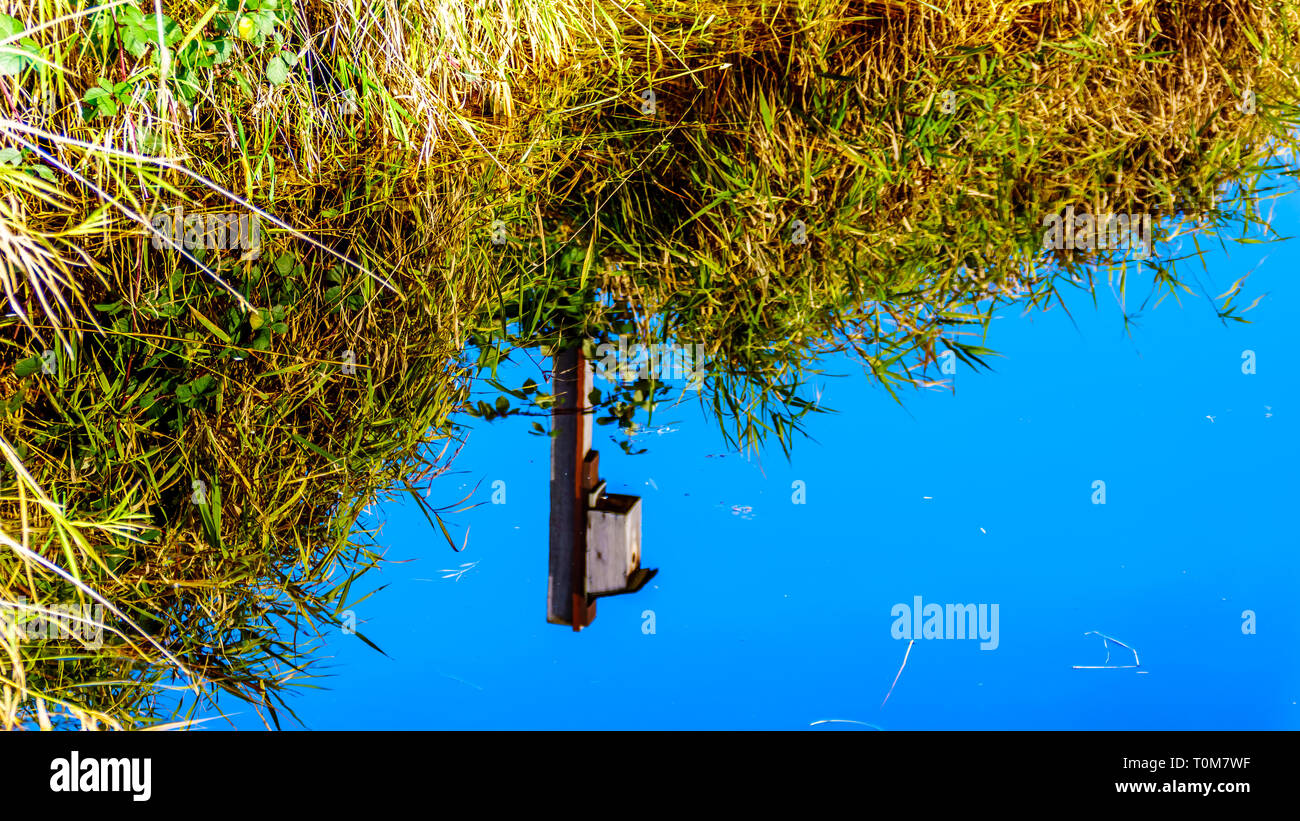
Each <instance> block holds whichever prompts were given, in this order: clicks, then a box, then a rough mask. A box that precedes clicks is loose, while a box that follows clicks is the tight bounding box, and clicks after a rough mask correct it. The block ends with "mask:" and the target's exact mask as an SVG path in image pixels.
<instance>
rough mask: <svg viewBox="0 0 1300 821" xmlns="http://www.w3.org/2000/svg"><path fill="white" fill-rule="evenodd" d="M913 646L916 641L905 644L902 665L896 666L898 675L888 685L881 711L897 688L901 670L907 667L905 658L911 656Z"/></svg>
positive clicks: (901, 674) (901, 673)
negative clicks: (905, 648)
mask: <svg viewBox="0 0 1300 821" xmlns="http://www.w3.org/2000/svg"><path fill="white" fill-rule="evenodd" d="M913 644H916V639H912V640H911V641H909V642H908V643H907V652H906V653H904V654H903V663H902V664H900V665H898V675H896V676H894V683H893V684H891V685H889V692H888V693H885V700H884V701H882V702H880V709H882V710H883V709H885V701H889V697H890V696H892V695H893V694H894V688H895V687H897V686H898V680H899V679H900V678H902V676H903V668H904V667H906V666H907V657H908V656H910V655H912V645H913Z"/></svg>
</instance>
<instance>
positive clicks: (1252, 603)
mask: <svg viewBox="0 0 1300 821" xmlns="http://www.w3.org/2000/svg"><path fill="white" fill-rule="evenodd" d="M1275 225H1276V226H1277V227H1278V229H1279V230H1280V231H1282V232H1283V233H1286V232H1287V231H1293V230H1294V229H1295V226H1297V225H1300V210H1298V204H1297V202H1296V201H1295V200H1294V199H1293V200H1291V201H1283V202H1282V203H1281V204H1280V205H1279V207H1278V210H1277V217H1276V221H1275ZM1261 260H1263V261H1262V262H1261ZM1298 262H1300V242H1297V241H1294V240H1293V241H1287V242H1284V243H1275V244H1271V245H1247V246H1236V245H1229V248H1228V253H1227V254H1225V253H1223V252H1221V251H1216V253H1214V254H1213V255H1210V256H1208V257H1207V264H1208V272H1206V273H1203V274H1200V275H1199V279H1200V281H1201V282H1202V283H1203V284H1204V287H1205V290H1206V291H1207V292H1209V293H1210V294H1211V295H1218V294H1219V293H1222V292H1224V291H1226V290H1227V289H1228V287H1229V286H1231V284H1232V283H1233V282H1234V281H1235V280H1236V279H1237V278H1238V277H1240V276H1241V275H1242V274H1245V273H1247V272H1248V271H1251V270H1253V269H1257V270H1256V272H1255V273H1254V274H1253V275H1252V276H1251V277H1250V279H1249V280H1248V281H1247V283H1246V285H1245V286H1244V287H1243V295H1242V297H1239V298H1238V303H1239V304H1243V305H1247V304H1249V303H1250V301H1252V300H1253V299H1254V298H1255V297H1256V296H1258V295H1260V294H1262V293H1264V292H1267V294H1268V295H1267V296H1266V297H1264V299H1263V300H1261V302H1260V303H1259V306H1258V307H1257V308H1255V309H1254V310H1253V311H1251V312H1250V313H1248V314H1246V315H1245V316H1246V318H1248V319H1251V320H1252V324H1250V325H1243V324H1239V323H1235V322H1229V323H1227V325H1226V326H1225V324H1224V323H1222V322H1220V321H1219V320H1218V318H1217V317H1216V315H1215V312H1214V310H1213V307H1212V305H1211V304H1209V303H1208V302H1207V301H1206V300H1205V299H1204V298H1203V297H1191V296H1188V295H1184V296H1183V298H1182V304H1181V306H1180V305H1179V304H1178V303H1176V302H1175V301H1174V300H1173V299H1172V298H1171V299H1166V300H1165V301H1164V302H1163V303H1162V304H1161V305H1160V306H1159V307H1158V308H1157V309H1154V310H1152V309H1148V310H1146V311H1144V312H1142V313H1141V314H1140V315H1139V316H1138V317H1137V320H1136V324H1135V325H1134V326H1132V327H1131V337H1130V336H1128V335H1126V333H1125V330H1124V324H1123V321H1122V314H1121V312H1120V310H1119V308H1118V307H1117V305H1116V302H1115V297H1114V296H1112V295H1111V294H1110V293H1109V292H1107V291H1106V289H1104V288H1103V289H1101V291H1100V293H1099V296H1098V303H1099V307H1098V308H1097V309H1094V308H1093V306H1092V303H1091V300H1090V299H1088V298H1087V297H1086V296H1084V295H1082V294H1079V295H1076V297H1075V298H1074V299H1073V301H1072V302H1070V303H1069V308H1070V310H1071V311H1072V313H1073V319H1071V317H1069V316H1067V315H1066V314H1065V313H1064V312H1063V311H1062V310H1060V309H1059V307H1058V308H1055V309H1053V310H1052V311H1050V312H1048V313H1045V314H1044V313H1038V314H1032V315H1028V316H1021V315H1020V314H1019V309H1017V308H1014V307H1004V308H1003V309H1002V310H1001V311H1000V312H999V314H998V317H999V318H998V319H996V320H995V321H994V322H993V325H992V329H991V331H990V334H989V337H988V341H987V343H985V344H987V346H988V347H991V348H994V349H996V350H998V351H999V352H1000V353H1002V354H1003V358H994V359H991V360H990V362H991V364H992V365H993V366H994V368H995V369H996V373H978V374H977V373H974V372H972V371H970V370H968V369H966V368H965V366H959V370H958V373H957V375H956V377H955V385H956V392H955V394H954V393H952V392H948V391H939V390H930V391H920V392H909V393H904V394H903V397H904V400H905V404H904V406H901V407H900V406H899V405H897V404H895V403H894V402H893V401H892V400H891V399H890V398H889V397H888V395H887V394H886V393H885V391H884V390H882V389H880V388H878V387H876V386H873V385H872V384H870V383H869V381H868V380H867V378H866V377H865V376H864V375H863V374H862V371H861V368H860V366H857V365H855V364H854V363H853V362H852V361H850V360H848V359H843V358H841V359H832V360H828V361H826V362H824V363H823V367H824V369H825V370H827V371H828V372H830V373H835V374H842V375H843V376H841V377H836V378H831V377H828V378H824V379H821V380H820V385H821V395H822V401H823V403H824V404H825V405H828V406H830V407H833V408H835V409H836V410H837V411H838V413H837V414H834V415H823V416H819V417H816V418H813V419H812V420H811V421H810V424H809V429H810V431H811V432H812V434H813V436H814V437H815V440H814V441H796V444H795V448H794V453H793V460H792V461H791V462H787V461H786V460H785V459H784V457H783V456H782V454H781V452H780V449H779V447H777V446H776V445H775V443H773V444H772V447H771V449H770V450H768V451H767V452H765V453H764V454H763V455H762V457H761V458H757V457H754V458H746V457H745V456H743V455H740V454H736V453H728V452H726V451H725V450H724V449H723V446H722V444H721V437H720V435H719V434H718V432H717V430H716V426H715V425H714V423H713V422H712V421H711V420H709V419H708V418H707V417H706V416H705V415H704V412H703V410H702V409H701V406H700V404H699V403H698V401H697V400H695V398H694V394H688V395H687V397H686V398H685V399H684V400H683V401H682V403H681V404H680V405H679V406H677V407H673V408H667V409H664V410H662V411H660V412H659V413H657V414H656V416H655V418H654V420H653V421H652V422H651V424H650V425H649V426H648V427H647V429H646V430H645V432H644V433H643V434H642V435H641V436H639V437H638V441H639V442H640V443H641V446H643V447H648V448H649V452H648V453H646V454H643V455H639V456H627V455H625V454H623V453H622V452H620V451H619V449H618V447H617V445H616V444H615V443H614V442H613V441H611V440H610V438H609V436H608V434H609V429H607V428H606V429H601V428H598V429H597V430H596V433H595V438H594V441H593V446H594V447H595V448H596V449H597V450H599V451H600V456H601V474H602V477H603V478H605V479H607V481H608V483H609V484H608V490H609V491H610V492H613V493H627V494H636V495H640V496H641V497H642V499H643V509H644V524H643V560H642V563H643V565H644V566H647V567H657V568H659V569H660V572H659V575H658V576H657V577H656V578H655V579H654V580H653V582H652V583H651V584H650V585H649V586H647V587H646V588H645V589H644V590H642V591H640V592H639V593H636V594H634V595H628V596H618V597H613V598H607V599H602V600H600V602H599V606H598V615H597V618H596V620H595V622H594V623H593V625H592V626H591V627H589V628H588V629H586V630H584V631H583V632H582V633H581V634H575V633H573V632H572V631H571V630H569V629H568V628H565V627H560V626H554V625H548V624H547V623H546V620H545V611H546V571H547V516H548V496H547V493H548V484H547V481H548V442H547V440H546V439H544V438H541V437H537V436H530V435H529V434H528V432H527V431H528V428H529V425H530V422H531V421H532V420H530V419H519V418H512V419H507V420H505V421H503V422H497V423H493V424H487V423H483V422H480V421H477V420H466V422H467V423H468V424H471V425H473V430H472V433H471V435H470V439H469V444H468V446H467V447H466V448H465V449H464V450H463V451H462V453H461V454H460V457H459V459H458V461H457V462H456V464H455V468H454V472H452V473H451V474H448V475H445V476H444V477H443V478H442V479H440V480H439V481H438V482H437V483H436V484H435V486H434V490H433V495H431V497H430V501H431V502H433V503H434V504H435V505H443V504H448V503H450V502H453V501H455V500H456V499H458V498H460V497H461V496H462V495H464V493H466V492H467V491H469V490H470V489H471V488H473V487H474V486H475V485H476V484H477V485H478V491H477V493H476V495H475V497H474V499H475V500H477V501H481V502H483V503H484V504H482V505H481V506H480V507H478V508H476V509H474V510H472V511H469V512H467V513H463V514H460V515H458V516H456V517H454V520H455V522H456V524H457V525H458V528H457V529H455V530H453V532H452V536H453V538H454V539H456V541H457V542H458V543H459V542H460V540H461V539H462V538H463V537H464V533H465V531H464V528H465V527H469V528H471V529H470V532H469V538H468V547H467V548H466V550H465V551H464V552H463V553H460V554H456V553H453V552H451V550H450V549H449V548H448V547H447V544H446V541H445V540H444V539H443V538H442V536H441V534H438V533H435V532H432V531H431V530H430V528H429V526H428V523H427V522H426V521H425V519H424V517H423V516H422V515H421V514H420V513H419V511H418V510H417V509H416V508H415V507H414V506H412V505H405V506H403V505H391V506H388V507H386V508H384V509H382V510H380V511H377V517H378V519H379V520H381V521H384V522H385V525H384V531H383V535H382V536H381V538H380V541H381V543H382V544H383V545H385V547H386V548H387V550H388V553H387V555H388V558H389V559H391V560H394V561H395V562H404V563H394V564H390V565H388V566H387V567H385V568H384V569H383V570H382V572H376V573H373V574H371V575H370V576H369V577H367V579H366V585H368V587H367V588H366V589H372V588H374V587H377V586H379V585H387V588H386V589H385V590H383V591H382V592H380V593H378V594H377V595H375V596H373V597H372V598H370V599H368V600H367V601H366V602H364V603H363V604H362V605H360V606H359V607H358V608H357V610H356V614H357V618H358V627H359V629H361V630H362V631H363V632H364V633H365V634H366V635H367V636H368V637H369V638H370V639H371V640H372V641H374V642H376V643H377V644H378V645H379V646H381V647H382V648H383V649H384V650H385V652H387V653H388V657H387V658H386V657H384V656H382V655H380V654H378V653H376V652H375V651H373V650H372V649H370V648H368V647H366V646H365V645H364V644H363V643H362V642H361V641H359V640H358V639H356V637H353V636H346V635H339V634H335V635H331V636H329V637H328V641H327V645H326V650H325V654H326V655H330V656H332V657H333V658H332V659H331V660H330V661H328V662H327V668H326V671H327V672H329V673H331V674H332V676H331V677H330V678H326V679H322V680H320V681H318V682H316V683H317V684H320V685H322V686H324V687H327V688H329V689H326V690H318V691H307V692H306V693H305V694H304V695H302V696H300V697H297V698H294V699H292V700H291V704H292V706H293V707H294V709H295V710H296V711H297V712H298V714H299V715H300V716H301V717H302V718H303V720H304V721H305V722H306V724H307V726H308V727H310V728H313V729H335V728H337V729H363V728H365V729H437V728H458V729H470V728H574V729H601V728H634V729H656V728H663V729H670V728H683V729H685V728H697V729H703V728H726V729H733V728H734V729H742V728H743V729H767V728H771V729H804V728H809V727H813V728H814V729H817V730H845V729H848V730H874V729H876V728H880V729H885V730H895V729H976V728H990V729H998V728H1006V729H1030V728H1095V729H1112V728H1113V729H1119V728H1133V729H1147V728H1171V729H1192V728H1211V729H1227V728H1251V729H1254V728H1261V729H1262V728H1288V729H1297V728H1300V706H1297V701H1300V655H1298V654H1297V653H1296V648H1297V647H1300V612H1298V609H1297V595H1296V594H1297V589H1298V588H1297V583H1298V582H1300V572H1297V569H1298V567H1300V557H1298V555H1300V554H1298V552H1297V547H1298V546H1300V539H1298V538H1297V536H1296V532H1295V529H1294V509H1295V502H1294V500H1295V498H1296V497H1297V495H1298V493H1300V479H1298V478H1297V469H1296V463H1297V456H1300V453H1298V452H1297V451H1298V450H1300V448H1298V447H1297V443H1298V442H1300V437H1298V436H1297V422H1296V420H1297V416H1298V414H1300V386H1298V385H1297V381H1296V362H1295V357H1296V355H1297V353H1296V347H1295V342H1294V338H1293V336H1292V333H1291V330H1290V329H1291V326H1292V324H1293V317H1294V314H1295V311H1296V310H1297V307H1300V284H1297V280H1296V268H1297V263H1298ZM1257 266H1258V267H1257ZM1189 274H1190V271H1189ZM1145 294H1146V290H1145V288H1143V289H1140V290H1139V289H1135V290H1134V292H1133V295H1132V296H1131V298H1130V308H1131V309H1132V308H1133V307H1135V304H1136V302H1137V301H1139V300H1140V299H1141V298H1142V297H1144V296H1145ZM1133 297H1136V299H1134V298H1133ZM694 341H695V340H684V342H694ZM1246 350H1252V351H1254V352H1255V355H1256V361H1257V373H1255V374H1253V375H1246V374H1243V373H1242V362H1243V359H1242V356H1243V351H1246ZM528 376H532V377H533V378H540V377H539V370H538V369H536V368H534V367H532V366H529V367H527V368H523V367H521V368H519V369H518V370H517V372H516V373H509V372H508V371H507V372H506V373H505V379H504V381H505V382H506V383H508V384H518V383H519V382H521V381H522V380H523V379H524V378H527V377H528ZM497 480H500V481H502V482H504V483H505V485H504V492H505V503H504V504H492V503H491V499H492V495H493V487H492V486H493V483H494V482H495V481H497ZM1098 480H1100V481H1103V482H1105V494H1106V495H1105V504H1104V505H1102V504H1094V503H1093V501H1094V497H1095V494H1096V491H1095V489H1094V482H1096V481H1098ZM796 482H802V483H803V485H802V487H803V490H804V493H805V494H806V496H805V503H804V504H795V503H794V499H795V496H796V490H797V488H798V486H797V485H796V484H795V483H796ZM498 487H499V486H498ZM408 560H414V561H408ZM363 592H364V591H363ZM918 596H919V597H921V599H922V601H923V602H924V603H927V604H928V603H936V604H940V605H947V604H966V603H970V604H986V605H992V604H996V605H998V615H999V620H998V632H999V636H998V642H997V647H996V649H988V650H981V648H980V642H979V641H978V640H969V639H966V640H963V639H957V638H952V639H948V638H919V639H918V640H916V641H915V643H914V645H913V646H912V648H911V652H910V654H908V655H907V664H906V667H905V668H903V669H902V672H901V675H900V674H899V670H900V665H901V664H902V662H903V659H904V655H905V653H907V650H908V644H909V641H908V640H906V639H902V638H896V637H895V636H894V635H893V633H894V632H896V631H894V630H892V629H891V627H892V625H894V623H895V621H896V619H895V618H894V617H893V616H892V615H891V610H892V609H893V608H894V607H895V606H896V605H900V604H906V605H908V606H909V607H910V606H911V605H912V604H913V602H914V601H915V597H918ZM1247 610H1249V611H1253V613H1254V614H1255V631H1256V632H1255V633H1254V634H1253V635H1252V634H1246V633H1243V629H1242V626H1243V621H1244V620H1243V615H1242V614H1243V612H1244V611H1247ZM651 618H653V632H652V633H651V632H649V625H650V620H651ZM1093 631H1096V633H1100V634H1104V635H1106V636H1110V637H1114V638H1115V639H1118V640H1120V641H1122V642H1124V643H1125V644H1127V645H1129V646H1130V647H1131V648H1133V649H1134V650H1136V651H1137V652H1138V653H1139V654H1140V659H1141V667H1140V668H1136V669H1083V670H1080V669H1074V668H1075V667H1076V666H1097V665H1104V664H1106V663H1107V652H1108V649H1109V652H1110V662H1109V663H1111V664H1124V665H1128V664H1131V663H1132V661H1131V658H1132V657H1131V656H1129V655H1126V651H1124V650H1123V648H1116V647H1115V646H1113V645H1112V646H1110V647H1109V648H1108V647H1107V646H1106V644H1105V642H1103V641H1102V640H1101V638H1100V636H1098V635H1096V634H1093V635H1087V634H1089V633H1090V632H1093ZM896 677H897V683H896V685H894V689H893V691H892V694H890V696H889V700H888V702H887V703H885V704H884V706H883V707H882V700H883V699H884V698H885V696H886V694H887V693H890V687H891V684H893V683H894V682H895V679H896ZM227 708H228V709H231V710H243V714H242V715H241V716H240V718H239V719H237V723H238V725H239V726H241V727H249V728H252V727H256V726H260V725H259V723H258V722H257V721H256V718H255V717H254V716H253V715H252V714H251V711H249V710H247V709H246V708H244V707H243V705H237V704H235V703H228V704H227ZM818 722H820V723H818ZM212 726H215V725H212Z"/></svg>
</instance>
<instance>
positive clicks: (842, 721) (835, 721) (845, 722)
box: [808, 718, 885, 732]
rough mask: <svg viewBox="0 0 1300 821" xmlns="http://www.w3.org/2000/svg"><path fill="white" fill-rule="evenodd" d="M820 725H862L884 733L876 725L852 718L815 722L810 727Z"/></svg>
mask: <svg viewBox="0 0 1300 821" xmlns="http://www.w3.org/2000/svg"><path fill="white" fill-rule="evenodd" d="M818 724H861V725H862V726H863V727H870V728H871V729H873V730H880V731H881V732H884V730H885V728H884V727H877V726H876V725H874V724H868V723H867V722H865V721H854V720H853V719H851V718H823V719H822V720H821V721H814V722H813V723H812V724H809V725H808V726H809V727H816V726H817V725H818Z"/></svg>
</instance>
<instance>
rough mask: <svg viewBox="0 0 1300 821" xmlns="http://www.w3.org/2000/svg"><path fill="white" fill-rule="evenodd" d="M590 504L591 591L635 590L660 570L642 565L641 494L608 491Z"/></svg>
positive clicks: (600, 593) (600, 488)
mask: <svg viewBox="0 0 1300 821" xmlns="http://www.w3.org/2000/svg"><path fill="white" fill-rule="evenodd" d="M604 484H605V483H604V482H601V483H600V484H599V486H598V487H597V488H596V489H595V490H594V491H593V492H592V496H593V499H592V501H591V503H590V504H589V505H588V506H587V595H588V596H592V597H595V596H615V595H618V594H620V593H635V592H636V591H638V590H640V589H641V588H642V587H644V586H645V584H646V582H648V581H650V579H651V578H653V577H654V575H655V573H657V572H658V571H657V570H642V569H641V497H640V496H626V495H624V494H621V493H610V494H604V493H603V491H604Z"/></svg>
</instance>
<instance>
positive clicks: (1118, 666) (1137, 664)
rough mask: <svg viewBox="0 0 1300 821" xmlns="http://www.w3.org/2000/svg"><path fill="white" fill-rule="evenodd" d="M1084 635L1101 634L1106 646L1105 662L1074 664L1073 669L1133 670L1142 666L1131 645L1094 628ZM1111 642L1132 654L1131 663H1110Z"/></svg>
mask: <svg viewBox="0 0 1300 821" xmlns="http://www.w3.org/2000/svg"><path fill="white" fill-rule="evenodd" d="M1084 635H1085V636H1101V640H1102V641H1103V642H1104V643H1105V646H1106V663H1105V664H1094V665H1081V664H1076V665H1074V669H1075V670H1133V669H1136V668H1138V667H1141V666H1142V662H1141V660H1140V659H1138V654H1137V651H1136V650H1134V649H1133V648H1132V647H1129V646H1128V645H1127V644H1125V643H1124V642H1122V641H1120V640H1119V639H1117V638H1114V637H1113V636H1107V635H1105V634H1104V633H1098V632H1097V631H1096V630H1089V631H1088V632H1087V633H1084ZM1112 642H1114V643H1115V644H1118V645H1119V646H1120V647H1123V648H1124V649H1125V650H1127V651H1129V652H1130V653H1132V654H1133V663H1132V664H1111V663H1110V645H1111V643H1112Z"/></svg>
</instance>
